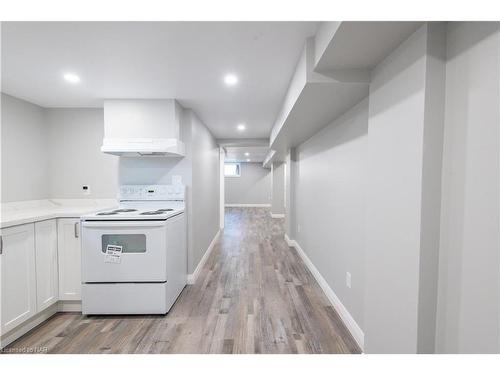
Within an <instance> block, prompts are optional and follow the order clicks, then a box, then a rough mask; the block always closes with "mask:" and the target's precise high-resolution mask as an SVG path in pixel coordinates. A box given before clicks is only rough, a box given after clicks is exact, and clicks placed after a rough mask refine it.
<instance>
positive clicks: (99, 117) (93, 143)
mask: <svg viewBox="0 0 500 375" xmlns="http://www.w3.org/2000/svg"><path fill="white" fill-rule="evenodd" d="M103 132H104V127H103V112H102V109H95V108H78V109H77V108H70V109H63V108H51V109H46V108H42V107H39V106H36V105H34V104H32V103H29V102H26V101H24V100H21V99H17V98H14V97H12V96H9V95H5V94H2V201H3V202H10V201H21V200H31V199H47V198H115V197H116V193H117V184H118V177H117V175H118V158H117V157H114V156H111V155H105V154H103V153H101V151H100V147H101V144H102V136H103ZM82 185H89V186H90V189H91V194H90V195H83V194H82Z"/></svg>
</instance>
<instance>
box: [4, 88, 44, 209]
mask: <svg viewBox="0 0 500 375" xmlns="http://www.w3.org/2000/svg"><path fill="white" fill-rule="evenodd" d="M1 107H2V119H1V127H2V128H1V153H2V158H1V159H2V165H1V168H2V171H1V173H2V175H1V183H2V189H1V193H2V197H1V201H2V202H4V203H5V202H14V201H23V200H38V199H47V198H48V197H49V195H50V193H49V179H48V178H47V175H48V171H49V160H48V150H49V145H48V141H49V139H48V137H47V127H46V120H45V112H44V109H43V108H42V107H39V106H37V105H35V104H32V103H29V102H26V101H24V100H21V99H18V98H15V97H13V96H10V95H6V94H4V93H2V94H1Z"/></svg>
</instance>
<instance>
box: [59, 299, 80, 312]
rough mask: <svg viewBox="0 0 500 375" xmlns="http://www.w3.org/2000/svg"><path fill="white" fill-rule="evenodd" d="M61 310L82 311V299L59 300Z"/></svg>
mask: <svg viewBox="0 0 500 375" xmlns="http://www.w3.org/2000/svg"><path fill="white" fill-rule="evenodd" d="M59 311H60V312H82V301H80V300H79V301H59Z"/></svg>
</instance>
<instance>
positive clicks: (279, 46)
mask: <svg viewBox="0 0 500 375" xmlns="http://www.w3.org/2000/svg"><path fill="white" fill-rule="evenodd" d="M317 27H318V23H316V22H7V23H6V22H3V23H2V33H1V37H2V91H3V92H5V93H7V94H10V95H13V96H16V97H19V98H22V99H25V100H28V101H31V102H33V103H36V104H38V105H41V106H44V107H100V106H102V100H103V99H104V98H175V99H178V100H179V101H180V103H181V104H182V105H183V106H184V107H186V108H192V109H193V110H194V111H195V112H196V113H197V114H198V115H199V116H200V117H201V119H202V120H203V121H204V122H205V123H206V125H207V126H208V127H209V129H210V130H211V131H212V133H213V135H214V136H215V137H216V138H260V137H268V136H269V134H270V131H271V128H272V125H273V123H274V120H275V119H276V117H277V114H278V112H279V110H280V107H281V104H282V101H283V98H284V96H285V93H286V90H287V88H288V84H289V82H290V79H291V76H292V74H293V71H294V68H295V65H296V63H297V60H298V58H299V55H300V53H301V50H302V48H303V45H304V42H305V39H306V38H307V37H309V36H312V35H314V34H315V32H316V29H317ZM68 72H70V73H75V74H77V75H78V76H79V77H80V78H81V82H80V83H78V84H69V83H68V82H66V81H64V79H63V78H62V77H63V75H64V74H65V73H68ZM227 73H234V74H236V75H237V76H238V78H239V83H238V84H237V85H236V86H234V87H227V86H226V85H225V84H224V82H223V78H224V75H225V74H227ZM239 123H244V124H245V125H246V130H245V131H243V132H240V131H238V130H237V129H236V125H237V124H239Z"/></svg>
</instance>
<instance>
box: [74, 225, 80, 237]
mask: <svg viewBox="0 0 500 375" xmlns="http://www.w3.org/2000/svg"><path fill="white" fill-rule="evenodd" d="M78 224H79V223H75V238H78V237H80V236H79V234H78Z"/></svg>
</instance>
